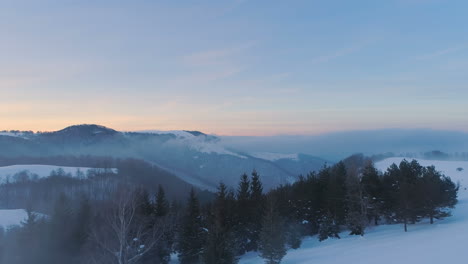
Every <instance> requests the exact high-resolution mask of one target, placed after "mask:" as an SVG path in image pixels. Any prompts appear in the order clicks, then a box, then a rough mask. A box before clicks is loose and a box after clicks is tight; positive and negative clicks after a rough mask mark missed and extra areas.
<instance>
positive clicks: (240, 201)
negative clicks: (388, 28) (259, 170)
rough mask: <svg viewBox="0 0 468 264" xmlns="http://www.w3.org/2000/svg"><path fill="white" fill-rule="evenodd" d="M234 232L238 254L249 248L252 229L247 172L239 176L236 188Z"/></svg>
mask: <svg viewBox="0 0 468 264" xmlns="http://www.w3.org/2000/svg"><path fill="white" fill-rule="evenodd" d="M236 196H237V203H236V214H235V215H236V216H237V217H236V219H235V223H234V224H235V227H234V228H235V234H236V241H237V243H238V246H239V252H238V254H239V255H242V254H244V253H245V252H246V251H249V250H251V248H250V245H249V241H250V236H251V233H252V230H253V226H252V221H251V218H252V217H251V201H250V181H249V177H248V176H247V174H243V175H242V176H241V179H240V182H239V187H238V188H237V195H236Z"/></svg>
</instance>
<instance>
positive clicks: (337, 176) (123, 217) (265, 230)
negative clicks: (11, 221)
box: [0, 155, 459, 264]
mask: <svg viewBox="0 0 468 264" xmlns="http://www.w3.org/2000/svg"><path fill="white" fill-rule="evenodd" d="M23 159H24V162H30V160H28V158H23ZM97 160H99V159H98V158H93V157H79V158H70V157H69V158H64V157H60V158H59V157H56V158H53V159H52V158H51V160H49V161H48V162H49V163H55V164H59V165H66V164H71V163H73V164H75V165H76V164H77V162H78V161H80V162H79V164H81V165H89V164H90V163H92V162H96V161H97ZM99 161H100V163H101V164H104V165H102V166H101V167H102V169H96V170H92V171H89V172H87V175H85V173H84V172H77V173H82V174H83V175H78V176H80V177H71V175H66V174H64V173H63V172H62V171H60V170H58V171H53V172H52V173H51V175H50V177H46V178H41V179H38V178H35V177H30V176H29V175H27V174H26V175H25V174H24V173H23V174H18V175H15V177H12V178H11V179H8V181H6V182H5V183H3V184H1V185H0V206H1V208H5V209H8V208H27V213H28V217H27V219H26V220H25V221H24V222H23V223H22V225H21V227H14V228H10V229H8V230H1V232H0V260H1V263H8V264H30V263H36V264H46V263H47V264H50V263H57V264H58V263H76V264H79V263H102V264H106V263H109V264H111V263H118V264H132V263H141V264H146V263H148V264H149V263H169V261H170V259H171V256H172V257H174V256H177V257H178V259H179V262H180V263H182V264H192V263H193V264H198V263H200V264H201V263H206V264H231V263H237V262H238V260H239V257H240V256H242V255H243V254H245V253H246V252H251V251H256V252H259V254H260V255H261V257H262V258H263V259H264V260H265V263H267V264H276V263H281V260H282V259H283V257H284V256H285V254H286V251H287V249H290V248H293V249H296V248H299V247H300V246H301V241H302V239H303V238H305V237H310V236H315V237H317V239H318V240H320V241H323V240H326V239H339V238H340V233H342V232H347V233H349V234H351V235H356V236H365V234H366V228H368V227H370V226H376V225H381V224H400V225H402V232H405V231H408V228H411V225H413V224H416V223H418V222H420V221H421V220H423V219H429V221H430V223H431V224H432V223H433V222H434V219H442V218H445V217H449V216H450V209H451V208H453V207H454V206H455V205H456V203H457V192H458V189H459V184H458V183H454V182H453V181H452V180H451V179H450V178H449V177H447V176H445V175H443V174H442V173H440V172H439V171H437V168H435V167H433V166H431V167H423V166H421V165H420V164H419V163H418V162H417V161H416V160H413V161H407V160H403V161H402V162H401V163H400V164H393V165H392V166H390V167H389V168H388V169H387V171H385V172H383V173H381V172H379V171H378V170H377V169H376V168H375V167H374V165H373V162H372V161H371V160H370V159H368V158H366V157H364V156H362V155H354V156H351V157H349V158H347V159H345V160H343V161H341V162H338V163H336V164H334V165H331V166H327V165H326V166H324V167H323V168H322V169H321V170H319V171H316V172H310V173H309V174H308V175H305V176H300V177H299V178H298V180H297V181H295V182H294V183H292V184H286V185H281V186H278V187H276V188H273V189H270V190H265V189H264V187H263V184H262V181H261V177H260V175H259V174H258V173H257V172H256V171H253V172H251V173H249V174H243V175H240V178H239V183H238V186H237V187H236V188H230V187H228V186H226V185H225V184H223V183H220V184H219V186H218V189H217V192H216V193H211V192H208V191H202V190H200V189H197V188H193V187H191V186H190V185H188V184H185V183H183V182H182V181H178V179H177V178H174V177H172V175H170V174H168V173H166V172H165V171H163V170H160V169H158V168H157V167H155V166H152V165H151V164H148V163H146V162H144V161H141V160H131V159H129V160H113V159H106V158H102V159H100V160H99ZM10 162H17V161H10ZM43 162H44V161H43ZM3 163H5V164H8V163H9V162H8V161H3ZM94 165H96V164H94ZM111 167H115V168H117V169H118V172H113V171H111V170H109V169H108V168H111Z"/></svg>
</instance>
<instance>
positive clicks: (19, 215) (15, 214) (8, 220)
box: [0, 209, 28, 229]
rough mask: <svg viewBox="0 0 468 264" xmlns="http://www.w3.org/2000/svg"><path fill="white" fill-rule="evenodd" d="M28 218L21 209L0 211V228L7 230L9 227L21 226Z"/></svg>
mask: <svg viewBox="0 0 468 264" xmlns="http://www.w3.org/2000/svg"><path fill="white" fill-rule="evenodd" d="M27 217H28V214H27V213H26V211H25V210H23V209H12V210H9V209H8V210H7V209H2V210H0V227H2V228H4V229H8V228H9V227H11V226H18V225H21V222H22V221H24V220H25V219H26V218H27Z"/></svg>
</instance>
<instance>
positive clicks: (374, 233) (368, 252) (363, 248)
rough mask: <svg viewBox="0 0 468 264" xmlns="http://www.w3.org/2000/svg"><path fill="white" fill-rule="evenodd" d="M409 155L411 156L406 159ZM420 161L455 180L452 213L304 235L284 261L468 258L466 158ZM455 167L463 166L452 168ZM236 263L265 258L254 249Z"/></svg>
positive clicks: (382, 262) (385, 262)
mask: <svg viewBox="0 0 468 264" xmlns="http://www.w3.org/2000/svg"><path fill="white" fill-rule="evenodd" d="M402 159H403V158H390V159H386V160H383V161H380V162H378V163H377V164H376V167H377V168H378V169H380V170H386V168H388V167H389V166H390V165H391V164H392V163H394V162H395V163H397V164H398V163H399V162H400V161H401V160H402ZM408 160H411V159H408ZM418 161H419V162H420V164H421V165H423V166H430V165H434V166H436V169H437V170H439V171H442V172H443V173H444V174H445V175H447V176H450V177H451V178H452V180H453V181H455V182H456V181H459V182H460V184H461V188H460V191H459V195H458V199H459V202H458V204H457V206H456V209H454V210H453V211H452V213H453V216H452V217H448V218H446V219H445V220H440V221H436V222H435V223H434V224H433V225H430V224H429V223H428V222H427V221H426V222H421V223H417V224H416V225H410V226H409V227H408V228H409V229H408V232H407V233H405V232H403V226H402V225H386V226H378V227H375V228H369V229H367V230H366V234H365V235H364V237H357V236H349V235H348V234H347V232H344V233H342V234H341V237H342V239H328V240H326V241H323V242H318V240H317V238H316V237H311V238H307V239H305V240H304V242H303V244H302V247H301V248H300V249H297V250H289V251H288V254H287V256H286V257H285V258H284V259H283V261H282V263H283V264H309V263H310V264H341V263H352V264H354V263H359V264H373V263H379V264H394V263H404V264H406V263H411V264H414V263H424V264H432V263H434V264H436V263H437V264H438V263H467V262H468V250H467V245H468V244H467V243H468V192H467V190H466V189H465V188H466V187H467V184H466V183H467V182H466V180H467V179H468V162H459V161H433V160H418ZM457 168H463V170H462V171H457ZM240 263H241V264H260V263H264V261H263V260H262V259H261V258H260V257H258V256H257V255H256V254H254V253H249V254H247V255H245V256H244V257H242V258H241V260H240Z"/></svg>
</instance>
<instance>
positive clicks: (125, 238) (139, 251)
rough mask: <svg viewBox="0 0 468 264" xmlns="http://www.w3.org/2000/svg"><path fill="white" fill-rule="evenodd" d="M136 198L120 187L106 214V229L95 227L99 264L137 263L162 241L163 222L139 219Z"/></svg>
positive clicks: (133, 194)
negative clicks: (149, 221)
mask: <svg viewBox="0 0 468 264" xmlns="http://www.w3.org/2000/svg"><path fill="white" fill-rule="evenodd" d="M137 206H138V204H137V199H136V195H135V193H134V192H133V191H131V190H129V189H126V188H121V189H120V190H119V191H118V192H117V195H116V197H115V199H114V202H113V203H112V205H111V206H110V208H109V209H108V210H109V212H108V213H106V214H104V215H105V222H104V226H102V227H101V228H100V230H98V229H97V228H94V230H93V232H92V237H93V239H94V240H95V243H96V244H97V246H98V248H99V251H100V254H96V256H97V258H99V260H95V262H96V263H103V262H105V263H116V264H134V263H138V261H139V260H140V259H141V258H142V257H143V256H144V255H145V254H147V253H148V252H150V251H151V250H152V249H154V247H155V246H156V245H157V244H158V242H159V241H160V240H161V239H162V236H163V234H164V232H163V231H164V221H162V220H161V221H159V220H154V219H152V221H157V222H153V223H148V220H145V219H141V218H139V217H138V216H137Z"/></svg>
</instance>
